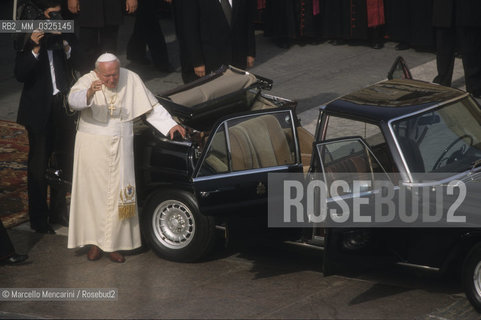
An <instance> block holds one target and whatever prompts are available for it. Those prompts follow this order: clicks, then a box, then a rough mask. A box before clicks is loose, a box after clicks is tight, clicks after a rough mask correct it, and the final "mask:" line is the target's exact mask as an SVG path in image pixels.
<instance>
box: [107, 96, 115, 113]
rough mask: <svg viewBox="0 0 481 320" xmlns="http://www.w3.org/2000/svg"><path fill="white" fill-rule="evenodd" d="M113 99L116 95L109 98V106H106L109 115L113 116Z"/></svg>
mask: <svg viewBox="0 0 481 320" xmlns="http://www.w3.org/2000/svg"><path fill="white" fill-rule="evenodd" d="M115 100H117V95H114V96H112V98H111V99H110V103H109V106H108V109H109V111H110V115H111V116H113V115H114V111H115V109H116V108H115Z"/></svg>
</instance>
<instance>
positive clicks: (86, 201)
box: [68, 53, 185, 262]
mask: <svg viewBox="0 0 481 320" xmlns="http://www.w3.org/2000/svg"><path fill="white" fill-rule="evenodd" d="M68 102H69V104H70V107H71V108H72V109H73V110H78V111H80V118H79V122H78V128H77V135H76V139H75V152H74V164H73V181H72V197H71V204H70V222H69V234H68V247H69V248H76V247H82V246H85V245H91V248H90V250H89V252H88V254H87V256H88V258H89V260H97V259H98V258H100V256H101V252H102V251H105V252H110V258H111V260H112V261H115V262H124V261H125V259H124V258H123V256H122V255H121V254H120V253H118V251H119V250H132V249H135V248H138V247H140V245H141V238H140V228H139V219H138V212H137V210H138V209H137V199H136V189H135V174H134V154H133V120H134V119H135V118H137V117H139V116H141V115H143V114H146V118H147V121H148V122H149V123H150V124H152V125H153V126H154V127H155V128H157V129H158V130H159V131H160V132H161V133H163V134H164V135H170V136H171V137H172V136H173V134H174V132H175V131H179V133H180V134H181V135H182V136H184V135H185V130H184V128H183V127H181V126H180V125H178V124H177V123H176V122H175V121H174V120H173V119H172V117H171V116H170V114H169V113H168V112H167V111H166V110H165V109H164V108H163V107H162V106H161V105H160V104H159V102H158V101H157V99H156V98H155V97H154V95H153V94H152V93H151V92H150V91H149V90H148V89H147V88H146V87H145V85H144V83H143V82H142V80H141V79H140V77H139V76H138V75H137V74H135V73H134V72H132V71H129V70H127V69H124V68H120V62H119V60H118V59H117V57H115V56H114V55H112V54H109V53H106V54H103V55H101V56H100V57H99V58H98V60H97V62H96V64H95V70H94V71H91V72H90V73H88V74H86V75H84V76H82V77H81V78H80V79H79V80H78V81H77V83H75V85H74V86H73V87H72V88H71V90H70V94H69V97H68Z"/></svg>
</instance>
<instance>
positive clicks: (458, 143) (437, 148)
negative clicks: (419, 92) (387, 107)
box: [392, 98, 481, 173]
mask: <svg viewBox="0 0 481 320" xmlns="http://www.w3.org/2000/svg"><path fill="white" fill-rule="evenodd" d="M392 130H393V132H394V134H395V136H396V139H397V141H398V143H399V146H400V147H401V149H402V153H403V156H404V159H405V161H406V164H407V166H408V168H409V170H410V171H411V172H421V173H426V172H462V171H465V170H468V169H470V168H471V167H472V165H473V163H474V162H475V161H477V160H478V159H481V110H480V108H479V107H478V106H477V105H476V104H475V103H474V102H473V101H472V100H471V99H469V98H465V99H463V100H460V101H456V102H453V103H451V104H447V105H444V106H441V107H440V108H437V109H434V110H431V111H427V112H423V113H420V114H416V115H413V116H410V117H407V118H404V119H401V120H398V121H395V122H393V123H392Z"/></svg>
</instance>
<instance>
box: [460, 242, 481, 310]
mask: <svg viewBox="0 0 481 320" xmlns="http://www.w3.org/2000/svg"><path fill="white" fill-rule="evenodd" d="M462 280H463V288H464V292H465V294H466V297H467V298H468V300H469V301H470V302H471V304H472V305H473V306H474V308H475V309H476V310H477V311H478V312H481V244H478V245H476V246H474V247H473V248H472V249H471V251H470V252H469V253H468V255H467V256H466V259H465V261H464V264H463V270H462Z"/></svg>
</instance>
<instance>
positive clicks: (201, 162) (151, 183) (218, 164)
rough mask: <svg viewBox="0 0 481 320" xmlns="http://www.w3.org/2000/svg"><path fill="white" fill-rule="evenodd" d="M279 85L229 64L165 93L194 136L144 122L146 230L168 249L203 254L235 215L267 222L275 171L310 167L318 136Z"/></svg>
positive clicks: (141, 167) (140, 157) (140, 171)
mask: <svg viewBox="0 0 481 320" xmlns="http://www.w3.org/2000/svg"><path fill="white" fill-rule="evenodd" d="M271 86H272V81H270V80H268V79H264V78H261V77H258V76H257V77H256V76H255V75H253V74H250V73H248V72H245V71H242V70H237V69H234V68H231V67H228V68H224V69H222V70H219V71H218V72H217V73H215V74H213V75H211V76H208V77H206V78H204V79H201V80H199V81H196V82H194V83H192V84H189V85H187V86H182V87H180V88H177V89H175V90H174V91H171V92H168V93H166V94H162V95H161V96H159V97H158V99H159V101H160V103H161V104H162V105H163V106H164V107H166V108H167V109H168V110H169V111H170V113H171V114H172V115H174V116H175V117H176V118H177V120H178V121H179V122H180V123H182V124H183V125H184V126H186V127H187V128H189V133H190V134H189V138H188V139H186V140H182V139H180V140H170V139H167V138H165V137H163V136H162V135H161V134H160V133H158V132H156V130H155V129H153V128H150V127H146V126H145V125H140V126H138V128H137V132H136V135H135V140H134V144H135V161H136V178H137V186H138V187H137V190H138V198H139V199H140V206H141V224H142V230H143V237H144V239H145V240H146V241H147V242H148V244H149V245H150V247H151V248H152V249H153V250H154V251H155V252H156V253H157V254H159V255H160V256H161V257H164V258H167V259H171V260H176V261H195V260H198V259H199V258H201V257H203V256H205V255H206V254H207V253H208V252H209V250H210V249H211V248H212V245H213V243H214V240H215V238H216V229H225V228H226V225H227V223H228V220H229V219H230V218H232V217H235V218H239V217H241V218H246V219H249V218H259V219H257V222H256V223H261V222H260V220H264V222H262V223H265V222H266V221H267V215H266V212H267V180H268V179H267V178H268V173H272V172H302V171H303V170H307V168H308V164H309V162H310V156H311V148H312V141H313V136H312V134H310V133H309V132H307V131H306V130H305V129H303V128H302V127H301V126H300V124H299V121H298V119H297V117H296V113H295V105H296V103H295V102H294V101H291V100H288V99H283V98H279V97H275V96H270V95H267V94H265V93H263V90H266V89H269V88H270V87H271ZM303 164H304V166H303ZM254 221H256V219H254Z"/></svg>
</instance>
